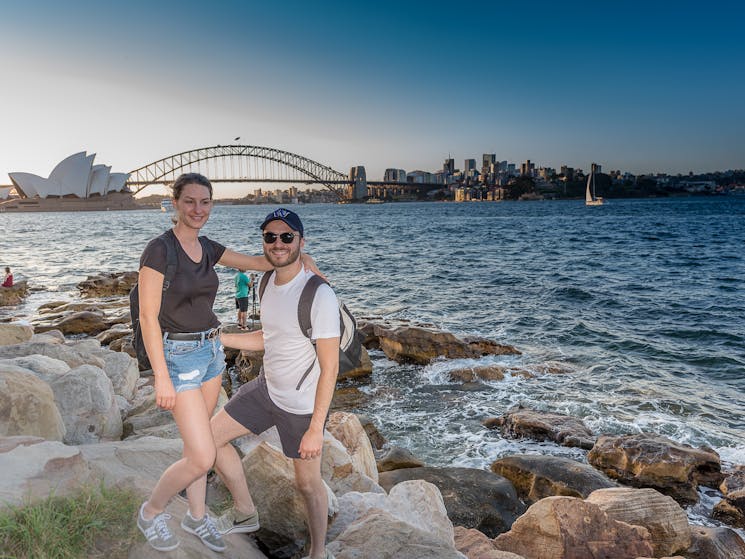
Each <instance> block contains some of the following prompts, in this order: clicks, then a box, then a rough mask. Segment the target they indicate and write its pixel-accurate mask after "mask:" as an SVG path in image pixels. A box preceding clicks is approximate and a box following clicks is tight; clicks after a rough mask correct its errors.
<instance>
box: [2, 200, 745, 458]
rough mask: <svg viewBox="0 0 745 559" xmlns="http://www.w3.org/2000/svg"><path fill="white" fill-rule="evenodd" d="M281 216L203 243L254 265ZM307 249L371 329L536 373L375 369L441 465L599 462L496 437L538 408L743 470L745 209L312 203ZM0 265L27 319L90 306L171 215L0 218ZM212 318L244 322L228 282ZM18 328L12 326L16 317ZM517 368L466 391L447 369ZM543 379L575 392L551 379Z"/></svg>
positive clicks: (379, 402)
mask: <svg viewBox="0 0 745 559" xmlns="http://www.w3.org/2000/svg"><path fill="white" fill-rule="evenodd" d="M271 209H272V208H271V207H269V206H217V207H216V208H215V209H214V211H213V215H212V217H211V218H210V221H209V223H208V224H207V226H206V228H205V233H206V234H207V235H208V236H210V237H212V238H214V239H215V240H218V241H219V242H222V243H223V244H225V245H227V246H228V247H230V248H233V249H236V250H242V251H247V252H250V253H258V252H259V251H260V248H261V245H260V237H259V229H258V225H259V223H260V222H261V219H262V218H263V216H264V215H265V214H266V213H267V212H269V211H270V210H271ZM294 209H295V210H296V211H297V212H298V213H299V214H300V215H301V216H302V218H303V220H304V223H305V227H306V231H307V247H306V248H307V251H308V252H309V253H310V254H312V255H313V256H314V257H315V258H316V260H317V261H318V263H319V265H320V267H321V268H322V269H323V270H324V271H325V272H327V273H328V275H329V277H330V279H331V280H332V282H333V283H334V284H335V287H336V290H337V292H338V294H339V295H340V296H341V297H342V298H343V299H344V300H345V302H347V304H348V306H349V307H350V308H351V309H352V310H353V311H354V312H355V313H356V314H357V315H358V316H364V317H371V318H374V319H407V320H412V321H414V322H423V323H430V324H434V325H436V326H437V327H440V328H443V329H445V330H449V331H452V332H454V333H456V334H459V335H480V336H484V337H487V338H492V339H495V340H497V341H499V342H502V343H507V344H512V345H514V346H516V347H517V348H518V349H519V350H520V351H521V352H522V355H519V356H499V357H485V358H482V359H478V360H454V361H445V360H443V361H436V362H434V363H432V364H430V365H429V366H426V367H422V366H402V365H399V364H396V363H393V362H391V361H388V360H387V359H386V358H385V356H384V355H383V354H382V353H379V352H373V354H372V356H373V359H374V364H375V370H374V374H373V382H371V383H370V384H369V385H368V386H365V387H363V390H364V391H366V392H367V393H368V394H369V396H370V398H369V400H368V401H367V403H365V404H363V405H362V406H361V407H360V409H358V410H357V411H359V412H361V413H364V414H366V415H368V416H370V417H372V418H373V419H374V420H375V422H376V423H377V424H378V426H379V428H380V430H381V432H382V433H383V434H384V435H385V436H386V437H387V438H388V439H389V440H390V441H391V442H393V443H395V444H399V445H401V446H405V447H408V448H410V449H411V450H412V451H413V452H414V454H416V455H418V456H419V457H421V458H422V459H423V460H424V461H425V462H427V463H428V464H431V465H464V466H471V467H479V468H488V466H489V464H490V463H491V462H492V461H493V460H495V459H496V458H499V457H501V456H504V455H508V454H514V453H517V452H541V453H551V454H561V455H568V456H573V457H576V458H579V459H583V456H584V452H583V451H580V450H576V449H567V448H563V447H558V446H556V445H553V444H548V443H536V442H529V441H514V440H505V439H502V438H501V437H500V436H499V435H498V434H497V433H495V432H492V431H487V430H486V429H484V428H483V427H482V426H481V421H482V419H484V418H486V417H491V416H498V415H501V414H502V413H504V412H505V411H506V410H507V409H509V408H510V407H511V406H513V405H516V404H519V403H521V404H524V405H525V406H528V407H531V408H537V409H540V410H548V411H555V412H561V413H567V414H570V415H572V416H575V417H578V418H581V419H583V420H584V421H585V422H586V423H587V424H588V426H589V427H591V428H592V429H593V431H594V432H596V433H604V432H609V433H637V432H652V433H658V434H661V435H664V436H667V437H669V438H671V439H673V440H676V441H679V442H683V443H688V444H692V445H695V446H699V445H707V446H710V447H712V448H714V449H715V450H716V451H717V452H719V453H720V455H721V456H722V459H723V461H724V462H725V463H728V464H745V406H743V399H744V397H745V289H744V288H743V281H744V280H745V257H744V256H743V247H744V246H745V219H743V218H744V217H745V198H742V197H721V198H679V199H667V200H611V201H609V203H608V204H607V205H605V206H601V207H592V208H587V207H585V205H584V203H583V202H582V201H557V202H530V203H510V202H504V203H481V204H478V203H471V204H468V203H466V204H454V203H402V204H378V205H345V206H336V205H304V206H297V207H295V208H294ZM0 220H2V229H3V234H2V262H0V264H2V265H6V264H9V265H11V266H12V267H13V268H14V272H15V273H16V275H17V276H18V275H22V276H25V277H26V278H27V279H28V280H29V283H30V285H31V286H38V287H42V288H43V290H41V291H35V292H33V293H32V295H31V296H30V297H29V299H28V301H27V302H26V304H25V305H24V306H23V307H21V308H20V309H15V310H14V311H13V313H14V314H16V315H24V316H26V317H32V316H33V314H34V312H35V309H36V308H37V307H38V306H39V305H40V304H41V303H43V302H46V301H49V300H58V299H72V298H76V297H77V292H76V289H75V285H76V283H77V282H78V281H80V280H82V279H84V278H85V277H86V276H87V275H89V274H91V275H92V274H97V273H100V272H107V271H124V270H134V269H136V268H137V264H138V259H139V254H140V252H141V250H142V248H143V247H144V245H145V243H146V241H147V240H148V239H149V238H151V237H153V236H155V235H157V234H159V233H160V232H161V231H162V230H164V229H165V228H167V227H169V223H170V222H169V216H168V215H167V214H165V213H161V212H159V211H131V212H90V213H88V212H86V213H55V214H14V215H3V216H2V217H0ZM219 274H220V277H221V289H220V292H219V294H218V298H217V303H216V310H217V312H218V314H219V316H220V317H221V319H223V320H224V321H231V320H234V305H233V299H232V281H231V280H232V271H231V270H228V269H220V271H219ZM6 312H7V311H6ZM491 363H496V364H502V365H518V366H520V367H523V368H527V369H529V370H534V371H536V372H539V374H537V375H536V377H535V378H522V377H514V378H513V377H508V378H507V379H506V380H503V381H495V382H487V383H485V385H484V386H483V387H481V388H480V389H478V390H463V388H462V387H461V385H460V384H458V383H453V382H452V381H450V379H449V376H448V371H449V370H451V369H454V368H457V367H462V366H464V365H471V364H491ZM547 363H558V364H561V365H562V366H565V367H568V368H570V369H571V372H569V373H568V374H561V375H553V374H540V371H541V369H542V368H543V367H544V366H545V365H546V364H547Z"/></svg>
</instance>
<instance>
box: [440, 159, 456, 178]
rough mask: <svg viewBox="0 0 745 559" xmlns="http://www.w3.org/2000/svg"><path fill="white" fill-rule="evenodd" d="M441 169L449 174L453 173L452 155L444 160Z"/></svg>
mask: <svg viewBox="0 0 745 559" xmlns="http://www.w3.org/2000/svg"><path fill="white" fill-rule="evenodd" d="M442 170H443V171H445V172H446V173H447V174H449V175H452V174H453V173H455V159H453V158H452V157H448V158H447V159H446V160H445V163H443V164H442Z"/></svg>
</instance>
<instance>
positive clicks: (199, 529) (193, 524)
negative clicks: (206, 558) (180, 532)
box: [181, 511, 225, 551]
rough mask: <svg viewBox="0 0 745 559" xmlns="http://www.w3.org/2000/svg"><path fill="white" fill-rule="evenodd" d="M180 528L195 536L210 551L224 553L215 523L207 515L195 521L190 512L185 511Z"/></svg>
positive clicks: (223, 544)
mask: <svg viewBox="0 0 745 559" xmlns="http://www.w3.org/2000/svg"><path fill="white" fill-rule="evenodd" d="M181 527H182V528H183V529H184V531H186V532H189V533H190V534H194V535H195V536H197V537H198V538H199V539H200V540H202V543H203V544H204V545H206V546H207V547H209V548H210V549H211V550H212V551H225V542H224V541H223V539H222V536H221V535H220V532H218V531H217V528H216V527H215V521H214V520H212V517H211V516H210V515H209V514H205V515H204V517H203V518H200V519H196V518H194V517H193V516H192V515H191V511H186V515H185V516H184V519H183V520H182V521H181Z"/></svg>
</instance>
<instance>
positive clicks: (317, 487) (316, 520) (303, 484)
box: [292, 457, 329, 559]
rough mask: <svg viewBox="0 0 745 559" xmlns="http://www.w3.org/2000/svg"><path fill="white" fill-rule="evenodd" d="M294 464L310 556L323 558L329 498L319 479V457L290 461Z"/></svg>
mask: <svg viewBox="0 0 745 559" xmlns="http://www.w3.org/2000/svg"><path fill="white" fill-rule="evenodd" d="M292 463H293V465H294V466H295V485H296V487H297V489H298V491H300V494H301V495H302V497H303V501H304V502H305V510H306V512H307V514H308V528H309V530H310V553H309V555H310V557H311V559H323V558H324V557H325V553H326V530H327V528H328V517H329V498H328V495H327V493H326V487H325V486H324V485H323V480H322V479H321V458H320V457H318V458H313V459H311V460H303V459H302V458H296V459H294V460H293V461H292Z"/></svg>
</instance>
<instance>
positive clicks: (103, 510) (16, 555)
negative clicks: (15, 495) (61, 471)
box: [0, 486, 141, 559]
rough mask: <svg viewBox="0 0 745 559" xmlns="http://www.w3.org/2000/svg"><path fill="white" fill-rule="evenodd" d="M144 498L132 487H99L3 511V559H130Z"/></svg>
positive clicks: (0, 529) (0, 546) (0, 541)
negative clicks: (129, 550)
mask: <svg viewBox="0 0 745 559" xmlns="http://www.w3.org/2000/svg"><path fill="white" fill-rule="evenodd" d="M140 500H141V497H139V496H138V495H137V494H136V493H134V492H133V491H131V490H125V489H118V488H106V487H103V486H101V487H91V488H85V489H83V490H82V491H80V493H78V494H76V495H72V496H69V497H54V496H51V497H49V498H47V499H45V500H44V501H39V502H36V503H34V504H29V505H25V506H17V507H10V508H7V509H3V510H0V559H78V558H103V557H106V558H107V559H117V558H120V557H126V555H127V550H128V549H129V547H130V546H131V545H132V543H133V542H134V541H135V540H136V538H137V536H138V534H139V532H138V531H137V526H136V524H135V513H136V511H137V507H138V506H139V503H140Z"/></svg>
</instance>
